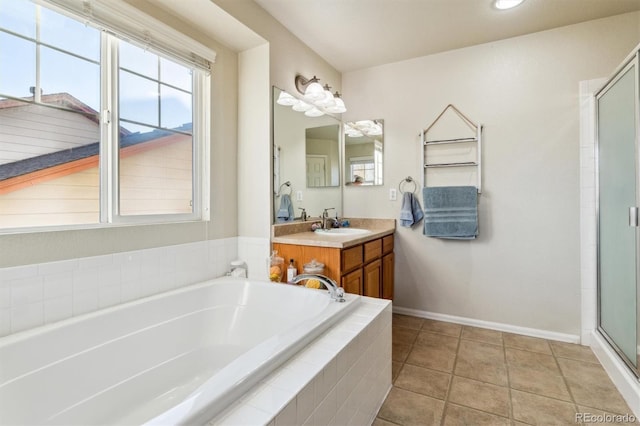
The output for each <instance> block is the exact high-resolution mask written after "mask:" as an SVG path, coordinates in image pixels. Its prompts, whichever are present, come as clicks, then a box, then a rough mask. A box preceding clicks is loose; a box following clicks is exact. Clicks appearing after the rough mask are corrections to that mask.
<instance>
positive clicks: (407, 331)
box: [391, 327, 418, 345]
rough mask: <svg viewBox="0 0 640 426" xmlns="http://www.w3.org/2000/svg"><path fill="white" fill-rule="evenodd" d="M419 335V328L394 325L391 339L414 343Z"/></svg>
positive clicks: (405, 343) (396, 341) (398, 341)
mask: <svg viewBox="0 0 640 426" xmlns="http://www.w3.org/2000/svg"><path fill="white" fill-rule="evenodd" d="M417 336H418V330H414V329H412V328H404V327H392V330H391V341H392V342H395V343H402V344H403V345H413V342H415V340H416V337H417Z"/></svg>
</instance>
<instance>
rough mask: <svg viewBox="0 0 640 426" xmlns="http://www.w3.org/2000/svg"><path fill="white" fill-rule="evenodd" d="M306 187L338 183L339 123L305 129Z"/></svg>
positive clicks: (337, 184) (336, 184)
mask: <svg viewBox="0 0 640 426" xmlns="http://www.w3.org/2000/svg"><path fill="white" fill-rule="evenodd" d="M305 155H306V161H307V188H320V187H324V186H339V185H340V171H339V170H340V125H339V124H330V125H328V126H319V127H311V128H308V129H307V130H306V138H305Z"/></svg>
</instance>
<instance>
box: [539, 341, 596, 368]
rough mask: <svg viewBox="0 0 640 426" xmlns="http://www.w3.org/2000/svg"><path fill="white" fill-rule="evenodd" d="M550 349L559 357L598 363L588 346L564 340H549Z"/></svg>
mask: <svg viewBox="0 0 640 426" xmlns="http://www.w3.org/2000/svg"><path fill="white" fill-rule="evenodd" d="M549 344H550V345H551V350H553V353H554V355H555V356H557V357H559V358H570V359H575V360H578V361H586V362H592V363H595V364H598V358H596V356H595V354H594V353H593V351H592V350H591V348H590V347H589V346H582V345H576V344H573V343H565V342H551V341H550V342H549Z"/></svg>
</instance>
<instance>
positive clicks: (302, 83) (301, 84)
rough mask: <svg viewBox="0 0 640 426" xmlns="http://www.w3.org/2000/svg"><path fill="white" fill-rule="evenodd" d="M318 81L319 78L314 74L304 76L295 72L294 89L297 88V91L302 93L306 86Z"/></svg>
mask: <svg viewBox="0 0 640 426" xmlns="http://www.w3.org/2000/svg"><path fill="white" fill-rule="evenodd" d="M318 81H320V79H319V78H318V77H316V76H315V75H314V76H313V78H306V77H305V76H303V75H300V74H297V75H296V79H295V83H296V89H297V90H298V92H300V93H301V94H302V95H304V93H305V91H306V90H307V86H308V85H310V84H311V83H314V82H315V83H317V82H318Z"/></svg>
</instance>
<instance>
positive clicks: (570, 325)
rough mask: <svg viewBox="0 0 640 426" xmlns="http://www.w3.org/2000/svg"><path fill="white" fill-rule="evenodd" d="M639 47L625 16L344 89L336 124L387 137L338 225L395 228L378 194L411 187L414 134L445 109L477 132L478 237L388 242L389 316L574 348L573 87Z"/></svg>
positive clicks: (638, 27)
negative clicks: (374, 183)
mask: <svg viewBox="0 0 640 426" xmlns="http://www.w3.org/2000/svg"><path fill="white" fill-rule="evenodd" d="M638 41H640V14H639V13H630V14H625V15H619V16H615V17H611V18H606V19H601V20H596V21H590V22H586V23H582V24H577V25H572V26H568V27H563V28H558V29H554V30H550V31H545V32H541V33H536V34H531V35H527V36H522V37H517V38H512V39H508V40H503V41H498V42H494V43H488V44H483V45H479V46H474V47H470V48H465V49H460V50H455V51H450V52H445V53H441V54H436V55H431V56H426V57H421V58H416V59H412V60H408V61H403V62H397V63H393V64H387V65H383V66H379V67H374V68H369V69H365V70H360V71H354V72H350V73H346V74H344V75H343V91H344V94H345V99H348V100H349V106H350V109H349V111H348V112H347V113H346V114H344V117H343V118H344V119H345V120H361V119H368V118H382V119H384V120H385V125H386V127H385V148H384V149H385V151H384V160H385V175H384V179H385V180H384V186H383V187H376V188H374V187H369V188H352V187H347V188H345V194H344V203H345V215H346V216H350V217H359V216H363V217H396V218H397V217H398V214H399V210H400V206H401V199H398V200H397V201H389V200H388V193H389V189H390V188H397V187H398V184H399V182H400V181H401V180H402V179H404V178H405V177H406V176H407V175H411V176H413V177H414V178H415V179H417V180H418V181H422V170H421V169H420V167H421V162H420V157H419V156H420V155H421V146H420V145H419V141H418V136H417V135H418V132H419V131H420V129H422V128H425V127H427V126H428V125H429V124H430V123H431V122H432V121H433V120H434V119H435V118H436V117H437V115H438V114H439V113H440V111H442V109H444V107H445V106H446V105H448V104H449V103H452V104H454V105H455V106H456V107H457V108H458V109H460V110H461V111H462V112H463V113H464V114H466V115H467V116H468V117H469V118H471V119H472V120H474V121H476V122H479V123H482V124H483V125H484V133H483V142H484V146H483V148H484V153H483V162H484V164H483V166H484V168H483V174H484V179H483V193H482V195H481V196H480V202H479V203H480V204H479V216H480V224H479V226H480V236H479V238H478V239H477V240H475V241H446V240H438V239H433V238H426V237H425V236H423V235H422V228H421V226H418V227H416V228H415V229H406V228H399V229H398V231H397V232H396V298H395V300H394V304H395V305H396V306H400V307H404V308H410V309H414V310H418V311H425V312H431V313H440V314H446V315H453V316H458V317H465V318H472V319H479V320H483V321H490V322H495V323H503V324H510V325H514V326H521V327H529V328H534V329H540V330H548V331H553V332H558V333H566V334H571V335H579V334H580V331H581V324H580V296H581V294H580V258H579V255H580V245H579V243H580V226H579V225H580V222H579V212H580V211H579V207H580V203H579V189H580V186H579V167H580V163H579V158H580V156H579V153H580V148H579V122H578V117H579V96H578V83H579V82H580V81H581V80H588V79H593V78H597V77H603V76H607V75H609V74H610V73H611V72H612V71H613V69H614V68H615V67H616V66H617V65H618V64H619V62H620V61H621V60H622V59H624V57H625V56H626V55H627V54H628V53H629V52H630V51H631V49H633V47H634V46H635V45H636V44H638ZM382 100H384V101H382ZM419 199H420V202H421V204H422V195H421V194H420V196H419Z"/></svg>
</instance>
